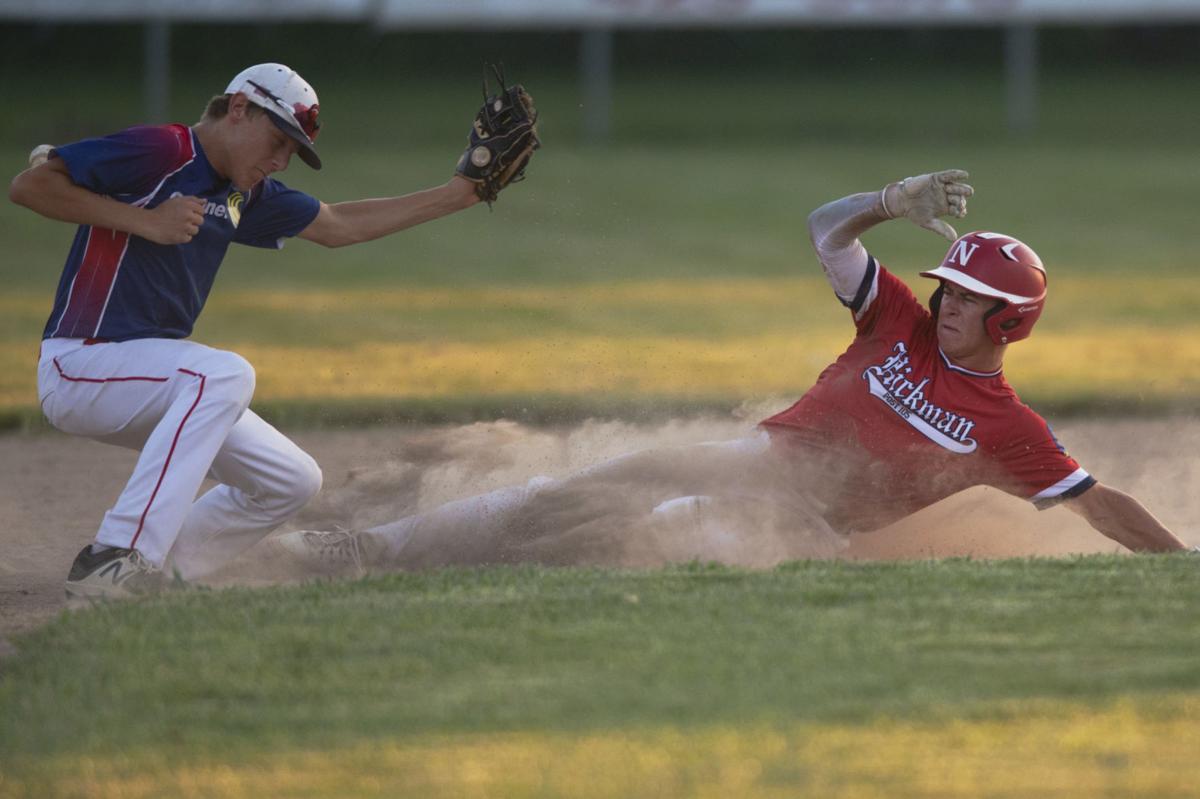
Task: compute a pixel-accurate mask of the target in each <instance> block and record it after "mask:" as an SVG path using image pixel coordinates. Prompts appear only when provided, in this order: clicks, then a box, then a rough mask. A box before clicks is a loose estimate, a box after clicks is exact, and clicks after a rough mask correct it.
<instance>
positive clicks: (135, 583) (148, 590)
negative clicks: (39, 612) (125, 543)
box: [66, 544, 163, 602]
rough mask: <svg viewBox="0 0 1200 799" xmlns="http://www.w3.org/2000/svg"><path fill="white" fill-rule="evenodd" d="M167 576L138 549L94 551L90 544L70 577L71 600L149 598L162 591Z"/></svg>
mask: <svg viewBox="0 0 1200 799" xmlns="http://www.w3.org/2000/svg"><path fill="white" fill-rule="evenodd" d="M162 586H163V574H162V572H161V571H159V570H158V569H156V568H154V567H153V566H152V565H150V564H149V563H148V562H147V561H146V559H145V558H143V557H142V556H141V554H139V553H138V551H137V550H136V549H120V548H119V547H106V548H104V549H102V550H100V551H99V552H92V547H91V545H90V544H89V545H88V546H86V547H84V548H83V549H82V550H80V551H79V554H78V555H76V556H75V562H74V563H72V564H71V572H70V574H68V575H67V585H66V588H67V600H68V601H72V602H79V601H88V602H95V601H102V600H106V599H128V598H131V597H137V596H145V595H146V594H153V593H155V592H157V591H159V590H161V588H162Z"/></svg>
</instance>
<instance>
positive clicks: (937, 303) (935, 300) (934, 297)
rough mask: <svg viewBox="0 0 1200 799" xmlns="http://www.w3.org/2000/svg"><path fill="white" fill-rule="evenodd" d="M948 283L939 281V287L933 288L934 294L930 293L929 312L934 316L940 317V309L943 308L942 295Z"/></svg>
mask: <svg viewBox="0 0 1200 799" xmlns="http://www.w3.org/2000/svg"><path fill="white" fill-rule="evenodd" d="M945 290H946V284H945V283H943V282H941V281H940V280H939V281H938V287H937V288H936V289H934V290H933V294H931V295H929V312H930V313H932V314H933V318H934V319H937V318H938V311H940V310H941V308H942V295H943V294H944V293H945Z"/></svg>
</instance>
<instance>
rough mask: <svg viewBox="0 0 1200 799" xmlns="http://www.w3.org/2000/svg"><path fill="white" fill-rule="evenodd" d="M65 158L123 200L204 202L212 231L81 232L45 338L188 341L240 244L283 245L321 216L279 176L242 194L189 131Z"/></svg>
mask: <svg viewBox="0 0 1200 799" xmlns="http://www.w3.org/2000/svg"><path fill="white" fill-rule="evenodd" d="M55 153H56V154H57V156H58V157H59V158H61V159H62V160H63V163H64V164H65V165H66V167H67V170H68V171H69V172H70V175H71V180H72V181H74V182H75V184H76V185H78V186H82V187H83V188H85V189H88V190H89V191H92V192H95V193H96V194H103V195H106V196H108V197H112V198H113V199H116V200H118V201H120V202H123V203H128V204H130V205H137V206H140V207H143V208H154V207H155V206H157V205H159V204H160V203H163V202H165V201H166V200H168V199H169V198H171V197H177V196H180V195H184V196H195V197H200V198H201V199H203V200H204V201H205V208H204V224H203V225H201V227H200V232H199V233H197V234H196V235H195V236H194V237H193V238H192V240H191V241H189V242H188V243H186V244H174V245H163V244H155V243H153V242H151V241H147V240H146V239H143V238H140V237H138V236H134V235H131V234H129V233H124V232H121V231H116V230H106V229H104V228H96V227H92V226H89V225H81V226H80V228H79V231H78V232H77V233H76V234H75V242H74V244H73V245H72V246H71V252H70V254H69V255H68V256H67V263H66V266H65V267H64V268H63V275H62V279H61V280H60V281H59V284H58V293H57V295H56V296H55V299H54V311H53V312H52V313H51V314H50V320H49V321H48V322H47V323H46V329H45V332H44V333H43V338H56V337H58V338H99V339H107V340H110V341H125V340H128V339H136V338H186V337H187V336H189V335H191V332H192V327H193V326H194V325H195V323H196V317H197V316H199V315H200V309H201V308H203V307H204V301H205V300H206V299H208V293H209V290H210V289H212V284H213V280H214V279H215V278H216V276H217V269H219V268H220V266H221V261H222V260H223V259H224V257H225V251H226V249H228V247H229V243H230V242H235V241H236V242H238V243H239V244H248V245H250V246H253V247H273V248H279V247H282V246H283V239H284V238H286V237H289V236H295V235H296V234H297V233H299V232H300V231H302V230H304V228H306V227H308V225H309V223H310V222H312V221H313V219H315V218H316V216H317V211H318V210H320V203H319V202H318V201H317V200H316V199H314V198H313V197H310V196H309V195H307V194H304V193H303V192H299V191H295V190H293V189H289V188H288V187H287V186H285V185H283V184H282V183H280V182H279V181H276V180H272V179H270V178H266V179H264V180H261V181H259V182H258V184H256V185H255V186H254V187H253V188H252V189H251V190H250V191H249V192H240V191H238V190H236V189H235V188H234V187H233V185H232V184H231V183H230V182H229V181H228V180H226V179H225V178H223V177H221V176H220V175H218V174H217V173H216V172H215V171H214V170H213V168H212V165H211V164H210V163H209V162H208V158H206V157H205V155H204V151H203V150H202V149H201V148H200V143H199V142H198V141H197V140H196V137H195V135H194V134H193V133H192V131H191V130H190V129H189V128H188V127H187V126H185V125H162V126H140V127H134V128H129V129H128V130H124V131H121V132H120V133H115V134H113V135H111V136H104V137H102V138H97V139H84V140H83V141H79V142H75V143H74V144H68V145H65V146H63V147H58V148H56V149H55Z"/></svg>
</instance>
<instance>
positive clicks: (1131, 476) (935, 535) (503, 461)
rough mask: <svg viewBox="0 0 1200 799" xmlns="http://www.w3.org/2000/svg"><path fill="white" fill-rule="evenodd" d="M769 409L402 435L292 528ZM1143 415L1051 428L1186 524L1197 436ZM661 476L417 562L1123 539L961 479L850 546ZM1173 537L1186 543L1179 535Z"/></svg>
mask: <svg viewBox="0 0 1200 799" xmlns="http://www.w3.org/2000/svg"><path fill="white" fill-rule="evenodd" d="M781 405H782V403H780V402H765V403H762V404H759V405H748V406H746V407H743V408H742V409H740V410H739V412H737V413H735V414H733V415H730V416H724V417H718V416H707V417H705V416H702V417H693V418H685V419H672V420H669V421H666V422H661V423H656V424H645V423H635V422H621V421H600V420H589V421H586V422H583V423H582V424H579V425H576V426H572V427H562V428H551V429H543V428H530V427H526V426H524V425H520V424H517V423H515V422H511V421H499V422H488V423H477V424H471V425H466V426H461V427H453V428H430V429H424V430H422V431H419V432H416V433H400V432H397V436H402V440H400V441H398V442H397V443H396V446H395V447H393V451H397V452H400V453H402V457H403V459H402V460H399V459H397V460H392V461H389V462H386V463H382V464H379V465H374V466H369V467H364V468H361V469H358V470H356V471H354V472H353V473H351V475H350V476H349V478H348V479H347V480H346V481H345V482H344V483H343V484H342V485H334V486H327V488H326V490H325V491H324V492H323V495H322V497H321V498H320V499H319V500H318V501H317V502H316V503H314V505H313V506H312V507H311V508H310V509H309V510H307V511H306V512H305V513H304V514H303V515H302V516H301V518H300V519H299V520H298V524H297V525H296V526H299V527H306V528H310V529H311V528H318V529H332V528H333V527H335V526H337V527H342V528H345V529H356V530H363V529H367V528H370V527H374V526H377V525H381V524H386V523H389V522H393V521H395V520H397V519H400V518H402V517H408V516H410V515H412V514H414V513H422V514H429V512H431V511H434V510H435V509H437V508H439V507H441V506H443V505H444V503H448V502H453V501H455V500H461V499H464V498H467V497H473V496H477V495H481V494H486V493H488V492H492V491H496V490H498V489H501V488H505V487H510V486H529V485H530V481H531V480H534V481H535V482H534V485H537V484H538V478H551V479H554V480H560V479H561V478H563V477H564V476H568V475H571V474H573V473H576V472H578V471H579V470H582V469H589V468H595V467H598V466H599V465H600V464H604V463H606V462H608V461H610V460H611V459H613V458H617V457H619V456H622V455H625V454H627V453H631V452H636V451H644V450H661V449H664V448H672V447H679V446H684V445H692V444H697V443H700V442H712V441H728V440H734V439H740V438H743V437H746V436H748V435H752V434H753V432H754V424H755V422H757V421H758V420H760V419H762V418H763V417H765V416H766V415H769V413H770V412H772V411H773V410H775V409H777V408H779V407H780V406H781ZM1147 424H1151V425H1153V424H1154V423H1153V422H1150V423H1148V422H1146V421H1145V420H1139V421H1138V422H1137V423H1134V424H1130V425H1128V426H1127V427H1123V426H1122V425H1121V424H1114V423H1112V422H1110V421H1080V422H1076V423H1071V424H1067V425H1064V426H1063V427H1062V428H1061V429H1060V430H1059V433H1060V436H1059V437H1060V439H1061V440H1063V441H1064V443H1070V445H1072V454H1073V455H1075V456H1076V457H1077V459H1078V460H1080V462H1081V464H1082V465H1084V467H1085V468H1087V469H1089V471H1091V472H1092V473H1093V474H1095V475H1096V476H1097V477H1098V478H1099V479H1101V480H1102V481H1104V482H1106V483H1110V484H1112V485H1115V486H1116V487H1119V488H1122V489H1123V490H1126V491H1128V492H1129V493H1132V494H1134V495H1135V496H1138V497H1139V498H1140V499H1142V500H1143V502H1144V503H1145V504H1147V505H1148V506H1149V507H1150V508H1151V510H1152V511H1155V512H1156V513H1157V514H1158V515H1159V516H1160V518H1163V520H1164V521H1165V522H1166V523H1167V524H1168V526H1173V522H1174V523H1175V524H1180V523H1185V522H1186V521H1187V520H1190V519H1191V518H1194V516H1195V511H1196V508H1195V507H1194V506H1195V505H1196V504H1197V501H1196V500H1195V499H1194V498H1193V497H1191V496H1190V495H1188V494H1187V492H1183V491H1180V490H1178V486H1179V485H1181V484H1186V482H1187V478H1188V477H1190V476H1193V475H1196V474H1197V472H1200V461H1197V459H1196V458H1194V457H1192V456H1191V455H1190V453H1191V452H1195V451H1196V446H1195V445H1196V444H1197V443H1200V429H1190V428H1189V432H1188V433H1187V435H1190V436H1191V439H1189V442H1188V445H1187V446H1181V442H1180V438H1179V435H1180V434H1179V431H1177V430H1173V429H1171V425H1170V422H1169V420H1165V421H1164V422H1163V423H1162V425H1163V430H1162V433H1163V435H1162V436H1161V437H1159V436H1151V437H1147V435H1146V426H1147ZM380 434H381V435H386V434H387V433H386V432H385V431H381V433H380ZM1171 453H1174V454H1173V455H1172V454H1171ZM1164 475H1169V479H1164ZM1180 478H1183V479H1182V481H1181V480H1180ZM661 481H662V475H660V474H658V473H656V472H654V471H653V470H651V471H648V472H647V473H646V476H645V480H644V481H638V482H637V483H635V484H634V485H624V484H622V485H619V486H614V485H612V484H609V483H606V482H605V481H603V480H600V481H591V482H590V483H585V484H587V485H591V486H593V487H594V490H593V489H592V488H589V489H588V490H587V491H582V492H581V491H579V490H575V491H572V492H571V493H570V494H569V495H566V496H564V497H562V498H560V499H561V501H558V502H557V503H556V502H553V501H551V502H540V504H539V505H538V506H537V507H538V508H539V517H538V518H537V519H536V520H531V519H529V518H525V517H520V516H513V522H512V526H513V529H512V530H506V531H505V532H506V534H508V533H514V534H515V536H516V544H515V545H506V546H505V548H504V549H503V552H502V554H498V553H499V552H500V550H497V549H495V548H489V546H488V544H487V541H485V540H484V537H477V536H476V535H475V531H473V530H471V529H462V530H458V531H456V532H457V533H459V537H458V538H455V535H453V534H447V532H446V531H438V532H435V533H431V534H430V536H429V541H428V542H427V547H426V550H427V551H426V552H425V553H424V554H423V555H421V556H420V557H419V558H418V559H417V561H416V563H417V565H419V566H421V565H448V564H452V563H460V562H461V563H478V562H495V560H503V561H509V562H511V561H522V560H528V561H536V562H543V563H556V564H588V565H616V566H636V567H642V566H646V567H650V566H656V565H660V564H664V563H671V562H685V561H689V560H702V561H717V562H722V563H727V564H733V565H744V566H754V567H766V566H770V565H773V564H775V563H778V562H781V561H784V560H790V559H796V558H807V557H822V558H824V557H847V558H862V559H899V558H931V557H947V556H969V557H980V558H989V557H1017V556H1026V555H1063V554H1069V553H1076V552H1079V553H1086V552H1114V551H1117V550H1119V549H1120V548H1119V547H1118V546H1117V545H1116V544H1115V543H1113V542H1111V541H1109V540H1108V539H1106V538H1104V537H1102V536H1101V535H1100V534H1098V533H1096V532H1095V531H1093V530H1092V529H1091V528H1090V527H1089V526H1088V525H1087V524H1086V523H1085V522H1084V521H1083V520H1082V519H1080V518H1079V517H1078V516H1077V515H1075V514H1074V513H1071V512H1070V511H1068V510H1066V509H1065V508H1054V509H1051V510H1048V511H1044V512H1039V511H1037V510H1036V509H1034V508H1033V507H1032V506H1031V505H1030V504H1029V503H1027V502H1023V501H1021V500H1018V499H1015V498H1013V497H1011V496H1008V495H1005V494H1003V493H1001V492H999V491H996V490H994V489H989V488H982V487H981V488H975V489H971V490H969V491H966V492H963V493H961V494H958V495H956V496H954V497H950V498H949V499H947V500H944V501H943V502H940V503H938V504H936V505H934V506H932V507H930V508H926V509H924V510H922V511H920V512H919V513H917V514H914V515H913V516H910V517H908V518H906V519H903V520H901V521H899V522H897V523H895V524H893V525H890V526H889V527H887V528H884V529H883V530H880V531H877V532H874V533H868V534H858V535H855V536H852V537H851V538H850V539H849V542H848V545H847V543H846V541H845V540H844V539H836V540H835V539H834V538H833V537H831V536H830V535H828V534H826V533H823V532H822V531H820V530H817V529H814V527H813V526H809V525H806V524H804V523H803V519H801V523H800V524H797V517H796V515H795V514H794V510H795V505H794V503H793V505H792V506H791V507H788V505H787V503H786V502H780V503H774V502H771V501H767V502H763V501H733V502H730V501H726V500H724V499H722V498H720V497H715V498H714V499H713V500H707V499H698V500H691V501H681V502H677V503H675V504H674V505H668V507H666V508H663V509H660V512H658V513H653V512H652V511H653V510H654V508H656V507H658V506H659V505H660V504H661V503H662V502H664V501H665V500H669V499H672V498H675V497H679V496H689V495H692V494H695V495H702V496H707V495H708V494H706V492H705V491H704V490H702V489H701V490H696V491H694V492H693V491H688V490H687V489H686V488H684V489H677V487H676V486H674V485H672V486H665V485H659V483H660V482H661ZM497 496H499V495H497ZM506 496H507V495H506ZM763 496H764V495H763V494H761V493H760V494H759V495H758V499H759V500H761V499H762V497H763ZM772 505H776V507H771V506H772ZM800 515H801V516H802V515H803V513H801V514H800ZM460 526H461V525H460ZM518 527H519V528H520V529H517V528H518ZM432 529H436V528H432ZM1176 529H1178V528H1176ZM1181 532H1182V534H1183V535H1184V537H1185V538H1186V536H1187V533H1188V532H1189V531H1188V530H1186V529H1185V530H1182V531H1181Z"/></svg>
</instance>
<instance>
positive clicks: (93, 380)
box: [53, 358, 183, 383]
mask: <svg viewBox="0 0 1200 799" xmlns="http://www.w3.org/2000/svg"><path fill="white" fill-rule="evenodd" d="M53 361H54V368H55V369H57V370H58V376H59V377H61V378H62V379H63V380H69V381H71V382H72V383H123V382H125V381H129V380H144V381H148V382H150V383H165V382H167V381H168V380H170V379H171V378H169V377H72V376H71V375H69V374H67V373H66V372H64V371H63V368H62V364H60V363H59V362H58V358H54V359H53ZM180 371H183V370H182V369H181V370H180Z"/></svg>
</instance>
